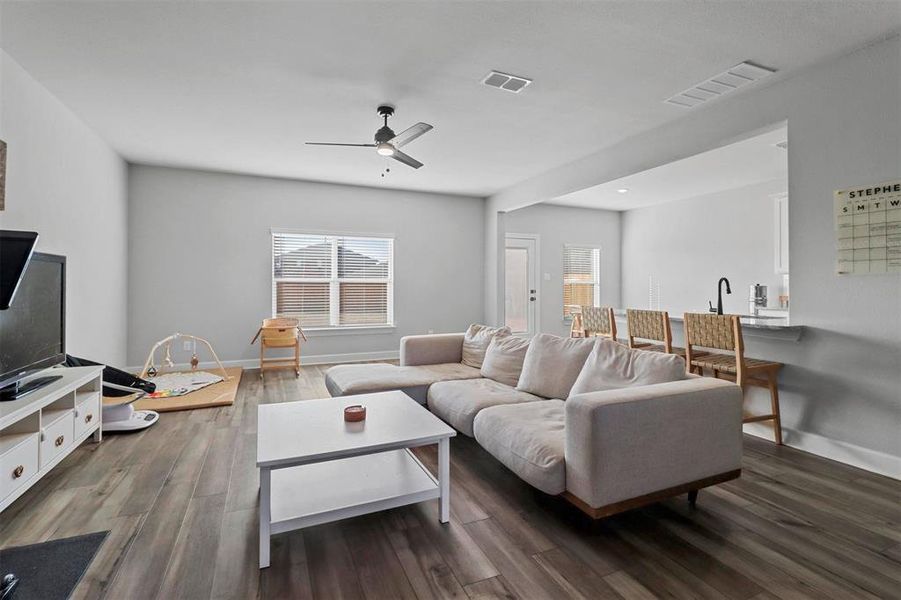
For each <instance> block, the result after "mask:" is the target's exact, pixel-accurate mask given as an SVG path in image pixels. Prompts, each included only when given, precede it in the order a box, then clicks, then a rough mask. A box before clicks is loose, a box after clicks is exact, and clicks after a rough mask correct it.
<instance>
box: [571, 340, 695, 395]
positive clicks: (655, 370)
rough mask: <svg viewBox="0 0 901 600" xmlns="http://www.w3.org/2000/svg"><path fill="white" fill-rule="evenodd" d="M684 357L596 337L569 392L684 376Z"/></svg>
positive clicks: (646, 382) (631, 384)
mask: <svg viewBox="0 0 901 600" xmlns="http://www.w3.org/2000/svg"><path fill="white" fill-rule="evenodd" d="M685 377H686V375H685V360H684V359H683V358H682V357H681V356H676V355H675V354H664V353H663V352H650V351H647V350H632V349H630V348H628V347H626V346H624V345H622V344H618V343H616V342H614V341H613V340H608V339H602V338H598V340H597V341H596V342H595V346H594V349H593V350H592V351H591V354H589V355H588V359H587V360H586V361H585V365H584V366H583V367H582V372H581V373H579V377H578V378H577V379H576V382H575V383H574V384H573V386H572V389H571V390H570V392H569V394H570V396H574V395H576V394H585V393H588V392H600V391H603V390H612V389H618V388H627V387H633V386H639V385H652V384H655V383H667V382H669V381H679V380H680V379H685Z"/></svg>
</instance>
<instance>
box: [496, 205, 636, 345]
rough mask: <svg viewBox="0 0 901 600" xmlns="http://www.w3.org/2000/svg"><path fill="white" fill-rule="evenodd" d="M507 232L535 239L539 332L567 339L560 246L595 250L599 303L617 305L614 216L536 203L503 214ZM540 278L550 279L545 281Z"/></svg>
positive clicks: (617, 248)
mask: <svg viewBox="0 0 901 600" xmlns="http://www.w3.org/2000/svg"><path fill="white" fill-rule="evenodd" d="M505 221H506V231H507V233H508V234H509V233H532V234H538V236H539V238H540V244H539V252H540V254H541V256H540V280H541V281H540V282H539V286H540V299H541V317H540V325H541V331H542V332H545V333H553V334H556V335H569V323H568V322H565V321H564V320H563V246H564V245H565V244H584V245H586V246H600V247H601V304H605V305H611V306H619V305H620V246H621V244H620V213H618V212H616V211H608V210H593V209H588V208H572V207H568V206H555V205H551V204H536V205H534V206H529V207H526V208H522V209H520V210H514V211H511V212H508V213H506V217H505ZM545 274H547V275H549V276H550V280H549V281H548V280H545Z"/></svg>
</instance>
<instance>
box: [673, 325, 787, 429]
mask: <svg viewBox="0 0 901 600" xmlns="http://www.w3.org/2000/svg"><path fill="white" fill-rule="evenodd" d="M695 346H701V347H702V348H710V349H714V350H726V351H728V352H729V353H728V354H726V353H722V352H709V353H705V354H703V355H701V356H699V355H698V352H697V350H695V348H694V347H695ZM685 364H686V366H687V369H688V371H689V372H695V373H697V374H699V375H703V374H704V369H710V370H711V371H712V372H713V376H714V377H718V378H720V379H728V380H729V381H734V382H735V383H737V384H738V385H739V386H740V387H741V391H742V393H744V392H745V390H746V389H747V386H749V385H754V386H757V387H763V388H767V389H768V390H769V391H770V405H771V409H772V410H771V412H770V414H767V415H749V414H745V416H744V418H743V419H742V422H743V423H754V422H757V421H772V422H773V433H774V436H775V439H776V443H777V444H778V445H780V446H781V445H782V418H781V416H780V412H779V388H778V385H777V381H776V378H777V376H778V375H779V369H781V368H782V363H778V362H773V361H769V360H760V359H757V358H746V357H745V346H744V341H743V339H742V336H741V321H740V320H739V318H738V316H737V315H713V314H703V313H685Z"/></svg>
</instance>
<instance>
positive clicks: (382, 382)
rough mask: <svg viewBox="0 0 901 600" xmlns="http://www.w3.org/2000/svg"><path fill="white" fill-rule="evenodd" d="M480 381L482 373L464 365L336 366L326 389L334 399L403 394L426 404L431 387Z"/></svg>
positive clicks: (326, 375)
mask: <svg viewBox="0 0 901 600" xmlns="http://www.w3.org/2000/svg"><path fill="white" fill-rule="evenodd" d="M478 377H481V375H480V373H479V370H478V369H475V368H473V367H468V366H466V365H464V364H462V363H442V364H438V365H419V366H415V367H399V366H397V365H391V364H388V363H372V364H358V365H336V366H334V367H331V368H330V369H328V370H327V371H326V372H325V386H326V388H328V391H329V394H331V395H332V397H337V396H353V395H356V394H371V393H374V392H386V391H389V390H401V391H403V392H406V393H407V394H408V395H409V396H410V397H412V398H413V399H414V400H417V401H418V402H420V403H423V404H424V403H425V401H426V393H427V391H428V388H429V386H430V385H432V384H433V383H435V382H436V381H456V380H460V379H475V378H478Z"/></svg>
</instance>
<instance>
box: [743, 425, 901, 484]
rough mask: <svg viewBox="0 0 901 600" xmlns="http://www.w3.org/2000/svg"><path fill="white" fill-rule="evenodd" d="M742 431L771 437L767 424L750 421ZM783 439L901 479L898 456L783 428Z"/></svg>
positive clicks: (762, 436) (770, 439)
mask: <svg viewBox="0 0 901 600" xmlns="http://www.w3.org/2000/svg"><path fill="white" fill-rule="evenodd" d="M744 431H745V433H747V434H748V435H753V436H755V437H759V438H763V439H765V440H768V441H772V440H773V428H772V427H771V426H770V425H759V424H756V423H750V424H748V425H745V427H744ZM782 439H783V442H784V443H785V445H786V446H790V447H792V448H797V449H798V450H803V451H804V452H810V453H811V454H815V455H817V456H822V457H823V458H828V459H830V460H834V461H837V462H840V463H844V464H846V465H850V466H852V467H857V468H858V469H863V470H864V471H870V472H871V473H878V474H879V475H885V476H886V477H891V478H892V479H898V480H901V457H899V456H893V455H891V454H886V453H885V452H880V451H878V450H871V449H869V448H864V447H862V446H857V445H855V444H849V443H848V442H842V441H840V440H833V439H831V438H827V437H825V436H822V435H819V434H816V433H809V432H806V431H797V430H794V429H787V428H784V427H783V428H782Z"/></svg>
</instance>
